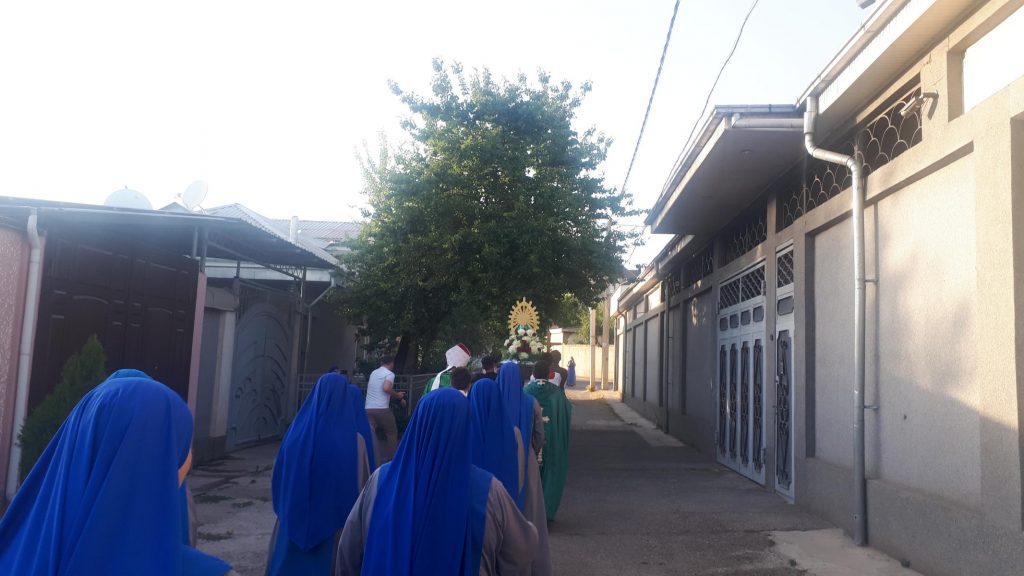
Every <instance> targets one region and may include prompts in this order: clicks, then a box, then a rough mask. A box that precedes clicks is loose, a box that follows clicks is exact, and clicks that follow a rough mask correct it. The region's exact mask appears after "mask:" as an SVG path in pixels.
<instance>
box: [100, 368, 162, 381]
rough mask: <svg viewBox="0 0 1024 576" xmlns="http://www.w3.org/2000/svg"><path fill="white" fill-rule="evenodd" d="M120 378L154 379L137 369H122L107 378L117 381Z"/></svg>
mask: <svg viewBox="0 0 1024 576" xmlns="http://www.w3.org/2000/svg"><path fill="white" fill-rule="evenodd" d="M118 378H145V379H146V380H152V379H153V378H152V377H151V376H150V375H149V374H146V373H145V372H143V371H142V370H136V369H135V368H121V369H120V370H114V371H113V372H111V374H110V376H107V380H104V382H106V381H108V380H117V379H118Z"/></svg>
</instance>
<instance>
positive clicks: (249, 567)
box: [189, 390, 909, 576]
mask: <svg viewBox="0 0 1024 576" xmlns="http://www.w3.org/2000/svg"><path fill="white" fill-rule="evenodd" d="M571 397H572V399H573V405H574V413H573V431H572V438H571V440H570V456H569V479H568V483H567V485H566V494H565V497H564V499H563V501H562V507H561V510H559V513H558V517H557V518H556V520H555V522H554V523H553V524H551V525H550V532H551V551H552V556H553V558H552V561H553V564H554V567H555V573H556V574H568V575H575V574H580V575H587V576H603V575H608V576H612V575H614V576H622V575H643V576H661V575H683V574H685V575H690V576H697V575H705V574H706V575H712V574H714V575H722V574H744V575H765V576H769V575H770V576H782V575H795V574H808V573H813V574H819V575H833V574H836V575H846V574H855V575H861V574H885V575H888V574H904V573H909V572H901V571H900V568H899V565H898V563H894V562H893V561H892V560H891V559H887V558H884V557H882V556H881V555H879V554H878V553H873V552H871V551H869V550H867V549H857V550H853V551H851V550H849V549H843V547H844V546H847V545H848V543H845V541H846V539H845V537H843V536H842V534H841V533H839V532H838V531H835V530H833V531H829V530H822V529H828V528H830V526H829V524H828V523H826V522H824V521H822V520H820V519H818V518H817V517H815V516H813V515H811V514H809V513H806V512H804V511H802V510H801V509H800V508H798V507H795V506H792V505H790V504H788V503H786V502H785V501H784V500H782V499H781V498H779V497H777V496H775V495H773V494H771V493H770V492H768V491H765V490H764V489H762V488H761V487H759V486H757V485H755V484H754V483H752V482H750V481H748V480H745V479H743V478H742V477H740V476H739V475H737V474H735V473H733V472H730V471H728V470H726V469H725V468H723V467H721V466H719V465H717V464H715V463H714V462H713V461H711V460H710V459H709V458H708V457H707V456H705V455H702V454H699V453H697V452H696V451H695V450H693V449H691V448H688V447H685V446H682V445H681V444H679V443H678V442H677V441H675V440H674V439H672V438H670V437H667V436H665V435H664V434H662V433H660V432H659V431H657V430H654V429H652V428H651V427H650V426H649V423H645V422H643V421H642V420H641V419H638V418H636V416H635V414H630V413H629V411H628V409H624V407H623V406H622V405H621V404H616V406H617V408H618V409H619V410H618V412H620V413H621V417H620V415H618V414H616V411H613V410H612V409H611V408H610V405H609V404H608V403H606V402H605V401H604V400H601V399H597V398H593V399H592V398H591V395H589V394H587V393H586V392H583V391H582V390H576V391H572V392H571ZM624 419H625V420H624ZM627 421H628V422H630V423H627ZM637 424H639V425H637ZM645 426H646V427H645ZM276 450H277V446H276V445H275V444H269V445H264V446H257V447H255V448H251V449H248V450H243V451H240V452H236V453H235V454H233V455H232V456H231V457H230V458H229V459H227V460H224V461H221V462H218V463H216V464H215V465H212V466H203V467H200V468H199V469H197V470H196V471H194V472H193V474H192V475H191V476H190V479H189V483H190V486H192V489H193V491H194V492H195V493H196V503H197V508H198V515H199V521H200V528H199V547H200V548H202V549H203V550H206V551H208V552H210V553H213V554H216V555H217V556H220V557H222V558H224V559H225V560H227V561H229V562H230V563H231V564H232V565H233V566H234V568H235V570H236V571H237V572H238V573H239V574H241V575H242V576H262V574H263V573H264V569H265V568H264V566H265V562H266V556H267V547H268V545H269V540H270V535H271V532H272V531H273V529H274V520H275V517H274V512H273V507H272V505H271V502H270V478H271V472H270V468H271V466H272V465H273V462H274V456H275V454H276ZM803 531H807V532H803ZM779 532H782V533H784V534H785V535H787V536H786V538H789V539H795V540H796V541H797V544H798V546H797V548H798V550H797V551H798V552H799V554H797V555H796V557H798V558H800V559H801V562H800V563H797V562H796V561H794V560H791V556H785V555H783V554H782V553H781V552H780V547H777V546H775V545H774V544H773V540H772V536H773V534H775V535H777V534H778V533H779ZM808 539H809V540H810V541H811V542H812V545H807V546H805V547H804V548H803V549H799V543H800V541H801V540H808ZM822 541H823V542H825V545H824V546H822V545H821V542H822ZM790 548H792V546H790ZM835 550H839V551H838V552H835ZM871 554H874V557H873V558H868V557H867V556H866V555H871ZM845 556H849V557H850V558H852V564H850V566H852V568H847V569H838V570H837V569H835V568H834V566H833V564H832V563H831V562H824V563H823V562H821V561H820V560H821V559H822V558H826V559H831V558H832V557H845ZM865 559H866V561H867V562H868V563H865ZM805 563H806V564H805ZM876 564H877V565H880V566H882V569H874V568H870V569H869V566H872V567H873V566H874V565H876ZM812 566H813V568H811V567H812ZM893 566H895V568H893ZM807 568H810V570H805V569H807Z"/></svg>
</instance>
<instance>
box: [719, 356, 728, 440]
mask: <svg viewBox="0 0 1024 576" xmlns="http://www.w3.org/2000/svg"><path fill="white" fill-rule="evenodd" d="M725 363H726V353H725V346H722V347H721V349H720V350H719V351H718V451H719V452H720V453H721V454H722V455H724V454H725V442H726V437H725V429H726V418H728V414H727V413H726V406H727V404H726V402H728V399H727V397H726V393H727V391H728V389H729V379H728V376H729V374H728V373H727V372H726V369H725Z"/></svg>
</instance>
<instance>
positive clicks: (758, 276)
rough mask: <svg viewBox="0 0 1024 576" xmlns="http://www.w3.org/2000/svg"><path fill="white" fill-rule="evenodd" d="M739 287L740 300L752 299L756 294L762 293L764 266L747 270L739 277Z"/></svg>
mask: <svg viewBox="0 0 1024 576" xmlns="http://www.w3.org/2000/svg"><path fill="white" fill-rule="evenodd" d="M740 282H741V285H742V286H741V289H740V292H741V293H740V298H741V301H742V302H746V301H747V300H753V299H754V298H757V297H758V296H763V295H764V293H765V292H764V266H758V267H757V268H755V269H753V270H751V271H750V272H747V273H746V274H744V275H743V277H742V278H740Z"/></svg>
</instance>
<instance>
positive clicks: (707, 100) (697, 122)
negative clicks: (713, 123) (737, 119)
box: [682, 0, 760, 154]
mask: <svg viewBox="0 0 1024 576" xmlns="http://www.w3.org/2000/svg"><path fill="white" fill-rule="evenodd" d="M759 1H760V0H754V1H753V2H752V3H751V4H750V9H749V10H747V15H746V16H744V18H743V23H742V24H740V30H739V32H737V33H736V40H735V41H734V42H733V43H732V49H731V50H729V55H728V56H726V57H725V62H722V67H721V68H719V69H718V76H715V82H714V83H713V84H712V85H711V90H708V96H707V98H705V99H704V106H703V107H702V108H701V110H700V114H699V115H698V116H697V120H695V121H694V123H693V127H692V128H690V135H689V136H687V137H686V142H685V143H684V146H683V152H682V154H685V153H686V148H687V147H688V146H689V144H690V139H691V138H693V134H694V132H696V131H697V126H699V125H700V121H701V119H703V118H704V114H705V113H706V112H707V110H708V104H710V103H711V96H712V95H713V94H714V93H715V88H717V87H718V81H719V80H721V79H722V73H723V72H725V68H726V66H728V65H729V61H730V60H732V55H733V54H735V53H736V47H737V46H739V45H740V39H742V38H743V30H744V29H745V28H746V27H747V21H748V20H750V15H751V14H753V13H754V8H756V7H757V3H758V2H759Z"/></svg>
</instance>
